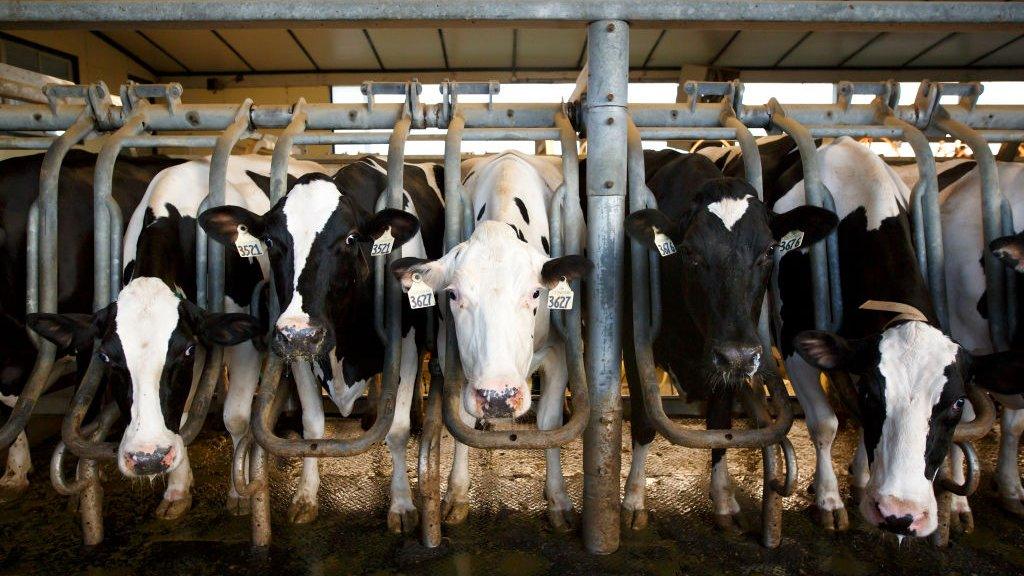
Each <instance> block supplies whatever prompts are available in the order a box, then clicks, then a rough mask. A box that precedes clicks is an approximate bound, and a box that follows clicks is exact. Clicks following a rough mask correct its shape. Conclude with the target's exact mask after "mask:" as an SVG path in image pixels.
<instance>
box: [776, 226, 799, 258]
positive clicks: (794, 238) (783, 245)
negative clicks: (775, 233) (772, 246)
mask: <svg viewBox="0 0 1024 576" xmlns="http://www.w3.org/2000/svg"><path fill="white" fill-rule="evenodd" d="M803 243H804V233H803V232H802V231H800V230H793V231H791V232H789V233H788V234H786V235H785V236H783V237H782V239H781V240H779V246H778V248H777V250H778V252H779V254H785V253H786V252H789V251H790V250H796V249H797V248H799V247H800V246H801V245H802V244H803Z"/></svg>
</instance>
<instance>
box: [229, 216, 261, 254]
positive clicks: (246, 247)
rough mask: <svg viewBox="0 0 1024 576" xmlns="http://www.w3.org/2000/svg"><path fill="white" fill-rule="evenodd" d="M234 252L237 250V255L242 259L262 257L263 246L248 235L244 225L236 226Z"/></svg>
mask: <svg viewBox="0 0 1024 576" xmlns="http://www.w3.org/2000/svg"><path fill="white" fill-rule="evenodd" d="M235 250H238V255H239V256H241V257H242V258H252V257H253V256H263V245H262V244H261V243H260V241H259V240H257V239H256V237H255V236H253V235H252V234H249V229H248V228H247V227H246V226H245V224H239V225H238V236H237V237H236V238H235Z"/></svg>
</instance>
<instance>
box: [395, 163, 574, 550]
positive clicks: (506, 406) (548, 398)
mask: <svg viewBox="0 0 1024 576" xmlns="http://www.w3.org/2000/svg"><path fill="white" fill-rule="evenodd" d="M560 165H561V163H560V160H559V159H557V158H552V157H536V156H528V155H524V154H520V153H517V152H505V153H502V154H497V155H493V156H486V157H482V158H474V159H472V160H467V161H466V162H464V163H463V166H462V169H463V175H464V182H465V187H466V192H467V194H468V197H469V202H470V203H471V206H472V212H473V214H474V215H475V221H476V229H475V230H474V232H473V234H472V236H470V238H469V239H468V240H466V241H465V242H462V243H461V244H459V245H457V246H456V247H454V248H453V249H452V250H451V251H449V252H448V253H447V254H445V255H444V257H443V258H440V259H437V260H432V261H426V260H420V259H415V258H403V259H402V260H399V261H398V262H396V263H395V264H394V266H393V272H394V273H395V276H396V277H398V278H399V279H400V280H401V281H402V285H403V286H404V287H405V289H407V290H408V289H409V288H410V287H411V286H412V282H413V277H414V276H415V275H419V277H420V278H421V280H422V281H423V282H424V283H426V284H427V285H428V286H429V287H430V288H431V289H432V290H434V291H435V292H442V291H443V292H444V294H445V298H444V299H445V300H448V304H449V305H450V309H451V318H448V317H447V312H445V313H444V315H445V318H444V321H445V323H447V322H454V323H455V332H456V334H457V336H458V343H459V357H460V359H461V362H462V366H463V370H464V372H465V375H466V381H467V385H466V386H465V387H464V388H463V390H462V403H461V406H462V410H461V416H462V418H463V420H464V421H465V422H467V423H468V424H473V423H474V422H475V421H477V420H481V419H483V420H487V419H502V418H510V417H511V418H517V417H519V416H522V415H523V414H525V413H526V412H527V411H528V410H529V409H530V403H531V395H530V385H529V379H530V376H531V375H532V374H533V373H534V372H536V371H538V370H539V371H540V374H541V399H540V403H539V405H538V406H537V427H538V428H539V429H541V430H551V429H554V428H556V427H558V426H559V425H561V422H562V405H563V401H564V398H565V387H566V384H567V382H568V371H567V366H566V356H565V354H566V352H565V343H564V342H563V341H562V340H561V338H560V337H559V336H558V335H557V334H555V333H554V332H553V331H551V329H550V323H549V320H550V317H549V312H548V308H547V306H546V305H545V301H546V299H545V298H544V296H545V294H546V291H547V290H548V289H551V288H554V287H555V286H556V285H557V284H558V283H559V281H560V280H562V279H566V280H569V281H571V280H574V279H576V278H580V277H582V276H583V275H585V274H586V273H588V272H589V270H590V269H591V264H590V262H589V261H588V260H587V259H585V258H583V257H581V256H577V255H570V256H563V257H560V258H551V255H550V250H551V241H550V236H551V231H550V228H549V222H548V207H549V206H550V205H551V202H552V198H553V196H554V193H555V190H557V188H558V186H559V185H560V184H561V183H562V174H561V170H560ZM573 209H578V208H572V207H567V208H566V210H573ZM577 305H578V304H577ZM445 310H447V308H445ZM442 334H443V332H442ZM444 341H445V339H444V338H441V339H439V342H444ZM439 348H440V351H439V353H440V354H441V358H442V368H443V359H444V345H443V344H442V345H440V346H439ZM468 453H469V447H468V446H466V445H464V444H460V443H456V447H455V459H454V462H453V463H452V470H451V476H450V478H449V481H448V491H447V493H446V494H445V497H444V504H443V511H442V513H443V515H444V521H445V522H446V523H448V524H455V523H459V522H462V521H463V520H465V518H466V515H467V513H468V510H469V501H468V497H469V462H468ZM546 458H547V476H546V482H545V489H544V493H545V496H546V499H547V507H548V517H549V519H550V520H551V523H552V525H553V526H554V527H555V528H556V529H559V530H567V529H569V528H570V527H571V526H572V524H573V518H574V514H573V505H572V500H571V499H570V498H569V495H568V493H567V492H566V489H565V478H564V476H563V475H562V465H561V460H560V451H559V449H558V448H551V449H548V450H547V451H546Z"/></svg>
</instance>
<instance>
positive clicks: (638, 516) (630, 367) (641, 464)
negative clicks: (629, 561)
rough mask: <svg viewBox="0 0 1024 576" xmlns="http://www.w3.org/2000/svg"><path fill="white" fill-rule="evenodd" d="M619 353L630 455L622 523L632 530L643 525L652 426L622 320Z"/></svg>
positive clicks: (629, 333)
mask: <svg viewBox="0 0 1024 576" xmlns="http://www.w3.org/2000/svg"><path fill="white" fill-rule="evenodd" d="M624 328H625V329H624V330H623V337H622V347H623V351H622V356H623V360H624V361H625V366H626V383H627V384H628V385H629V435H630V438H631V439H632V448H633V458H632V460H631V461H630V463H629V476H628V477H627V478H626V492H625V495H624V496H623V497H622V511H621V514H622V522H623V523H624V524H625V525H626V526H627V527H629V528H630V529H632V530H643V529H644V528H646V527H647V521H648V516H647V508H646V507H645V496H646V493H647V471H646V470H647V468H646V467H647V455H648V453H650V451H651V443H652V442H654V427H653V426H651V423H650V422H649V421H648V420H647V411H646V409H645V408H644V398H643V391H642V382H641V377H640V372H639V370H638V368H637V365H636V354H635V352H634V345H633V336H632V331H631V330H632V324H631V323H630V322H628V321H627V322H626V323H624Z"/></svg>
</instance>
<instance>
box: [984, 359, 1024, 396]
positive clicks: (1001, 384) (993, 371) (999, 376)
mask: <svg viewBox="0 0 1024 576" xmlns="http://www.w3.org/2000/svg"><path fill="white" fill-rule="evenodd" d="M972 369H973V372H974V383H975V385H977V386H980V387H982V388H984V389H986V390H988V391H989V392H995V393H996V394H1024V380H1022V379H1021V377H1020V375H1021V373H1022V371H1024V352H1020V351H1014V350H1009V351H1006V352H996V353H994V354H985V355H983V356H975V357H974V362H973V364H972Z"/></svg>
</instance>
